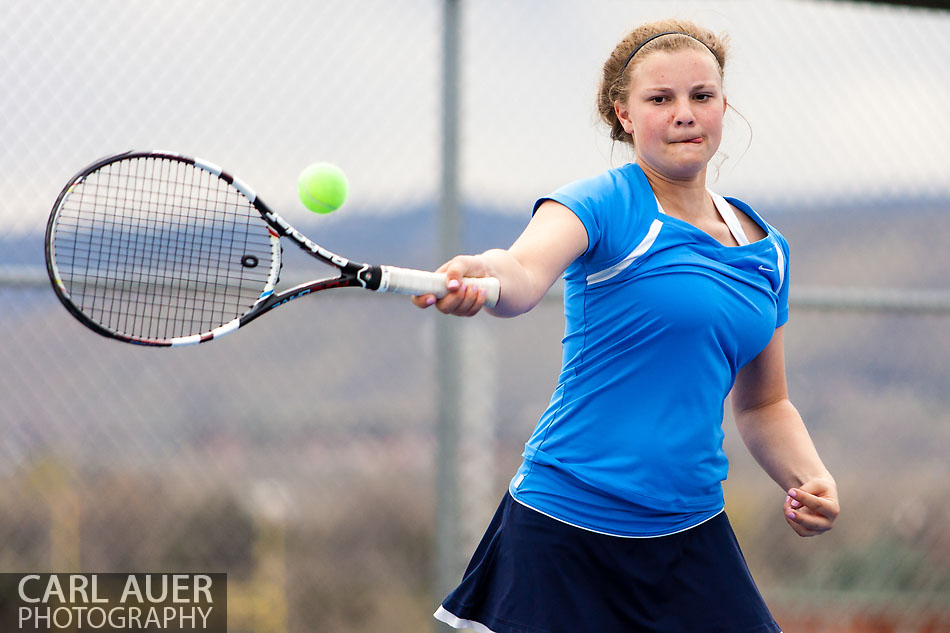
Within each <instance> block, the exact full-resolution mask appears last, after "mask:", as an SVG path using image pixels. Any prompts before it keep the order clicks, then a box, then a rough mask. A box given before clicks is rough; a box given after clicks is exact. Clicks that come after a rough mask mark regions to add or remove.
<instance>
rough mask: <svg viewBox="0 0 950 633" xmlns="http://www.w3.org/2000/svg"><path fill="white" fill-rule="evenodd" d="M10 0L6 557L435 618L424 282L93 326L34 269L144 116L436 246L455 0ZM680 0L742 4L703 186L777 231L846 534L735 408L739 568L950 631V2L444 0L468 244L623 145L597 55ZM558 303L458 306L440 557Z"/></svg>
mask: <svg viewBox="0 0 950 633" xmlns="http://www.w3.org/2000/svg"><path fill="white" fill-rule="evenodd" d="M2 7H3V18H2V19H0V86H2V90H0V139H2V142H3V151H2V152H0V200H2V202H0V227H2V229H3V231H2V235H0V366H2V370H0V571H2V572H27V571H35V570H44V571H96V572H108V571H116V572H139V571H141V572H146V571H178V570H187V571H208V572H227V573H228V574H229V591H230V596H229V619H230V630H231V631H232V632H234V633H240V632H245V631H246V632H274V633H277V632H285V631H289V632H296V631H321V632H326V633H337V632H342V631H348V632H357V631H365V632H370V631H372V632H374V633H377V632H379V631H392V632H397V631H420V630H432V629H433V628H434V624H433V623H432V619H431V617H430V614H431V612H432V611H433V610H434V608H435V606H436V604H435V602H434V600H435V599H434V597H433V596H434V595H435V592H434V591H433V589H432V586H433V583H434V578H433V576H434V567H435V561H434V560H433V558H434V553H433V545H432V543H433V540H434V538H435V533H436V525H437V522H438V520H439V517H438V516H437V514H436V511H435V507H434V499H435V497H436V490H437V488H438V487H439V485H440V482H439V481H438V480H437V479H436V476H435V472H436V470H435V461H436V460H435V452H436V449H437V445H436V443H435V440H434V426H435V424H436V415H437V412H436V410H437V404H436V398H437V393H438V390H439V382H438V380H439V376H438V375H437V372H436V369H435V368H436V367H437V359H438V355H439V354H440V350H439V349H437V346H436V343H435V341H436V338H435V330H436V327H437V320H438V319H439V315H437V314H435V313H434V312H433V311H427V312H420V311H418V310H416V309H414V308H412V307H411V306H410V305H408V302H406V301H402V300H399V299H396V298H393V297H376V296H369V295H368V294H367V296H364V295H363V294H359V293H355V292H354V293H347V292H341V293H336V294H335V296H328V297H315V298H313V299H312V300H306V299H305V300H303V301H300V302H298V303H295V305H294V306H288V307H287V308H285V309H282V310H279V311H276V312H274V313H273V314H271V315H270V316H268V317H267V318H265V319H263V320H261V321H260V322H259V323H256V324H254V325H253V326H251V327H249V328H247V330H242V332H241V333H240V334H238V335H235V336H233V337H227V338H225V339H223V340H221V341H220V342H215V343H214V344H213V345H208V346H200V347H196V348H188V349H180V350H145V349H139V348H135V347H132V346H127V345H122V344H119V343H115V342H112V341H108V340H105V339H102V338H100V337H97V336H95V335H93V334H91V333H89V332H87V331H86V330H84V328H82V326H80V325H79V324H78V323H76V322H75V321H74V320H73V319H72V318H71V317H70V316H69V315H68V314H67V313H66V312H65V311H64V310H63V309H62V307H61V306H60V305H59V304H58V302H57V301H56V299H55V298H54V295H53V293H52V292H51V291H50V289H49V288H48V286H47V282H46V280H45V273H44V272H43V270H42V266H43V231H44V227H45V221H46V216H47V214H48V212H49V208H50V207H51V205H52V203H53V201H54V200H55V198H56V195H57V194H58V192H59V189H60V187H61V186H62V184H63V183H65V182H66V181H67V179H68V178H69V177H70V176H71V175H72V174H73V173H75V172H76V171H77V170H78V169H79V168H80V167H81V166H82V165H85V164H87V163H89V162H91V161H92V160H93V159H95V158H97V157H99V156H102V155H105V154H109V153H113V152H118V151H122V150H125V149H130V148H138V149H151V148H157V149H168V150H173V151H179V152H182V153H187V154H196V155H199V156H202V157H204V158H207V159H209V160H213V161H214V162H216V163H218V164H220V165H222V166H224V167H225V168H226V169H228V170H229V171H231V172H233V173H235V174H237V175H239V176H240V177H241V178H243V179H245V180H246V181H247V182H248V183H249V184H251V185H252V186H253V187H254V188H255V189H256V190H257V191H258V192H259V193H260V195H261V196H262V197H263V198H264V199H266V200H268V202H269V203H270V204H271V205H272V206H274V207H275V208H276V209H278V210H280V211H281V213H283V214H284V215H286V216H287V217H288V219H289V220H290V221H291V222H292V223H294V224H295V225H298V226H299V228H300V229H301V230H302V231H303V232H304V233H305V234H308V235H311V236H312V237H314V239H316V241H318V242H319V243H322V244H326V245H327V246H328V247H330V248H332V249H334V250H337V251H339V252H341V253H342V254H345V255H348V256H352V257H354V258H355V259H360V260H366V261H375V262H385V263H392V264H397V265H404V266H417V267H427V268H432V267H434V266H436V265H438V263H439V261H437V258H438V247H437V244H436V242H437V239H436V231H435V228H434V227H435V225H436V217H437V208H436V207H437V200H438V186H439V171H440V153H439V152H440V149H439V148H440V121H441V106H440V102H439V99H440V81H441V80H440V77H441V74H440V73H441V69H440V64H441V61H442V51H441V33H442V31H441V29H442V21H441V20H442V9H443V5H442V2H441V1H439V0H388V1H383V0H364V1H363V2H343V1H342V0H339V1H329V0H324V1H321V2H283V3H276V4H275V3H269V4H268V3H257V2H249V1H243V0H239V1H233V0H230V1H228V2H224V1H223V0H211V1H208V2H201V3H194V2H188V1H184V0H163V1H162V2H158V1H151V0H145V1H142V2H136V3H129V2H120V1H118V0H96V1H94V0H79V1H78V2H73V3H67V4H64V3H58V2H52V1H51V0H36V1H34V2H29V3H26V2H14V1H12V0H6V1H4V2H2ZM669 15H680V16H684V17H687V18H691V19H694V20H696V21H698V22H700V23H703V24H706V25H708V26H710V27H711V28H713V29H714V30H717V31H728V32H729V33H730V35H731V38H732V57H731V59H730V61H729V64H728V66H727V69H726V73H727V78H726V82H727V83H726V91H727V95H728V96H729V98H730V103H731V104H732V105H733V106H734V107H735V109H736V110H737V111H738V113H741V116H740V115H739V114H736V113H730V114H729V115H728V120H727V132H726V133H727V139H726V142H725V144H724V147H723V154H724V156H723V159H724V160H723V162H722V164H721V166H720V168H719V170H718V174H717V176H716V182H715V183H714V184H713V185H712V186H713V188H715V189H716V190H718V191H721V192H722V193H726V194H730V195H736V196H738V197H740V198H743V199H746V200H747V201H749V202H750V203H751V204H753V206H755V207H756V208H757V209H758V210H759V211H760V212H761V213H763V215H765V216H766V217H767V218H768V219H769V220H770V221H771V222H772V223H773V224H775V225H776V226H777V227H778V228H779V229H780V230H782V232H783V233H784V234H785V235H786V237H788V239H789V242H790V243H791V246H792V280H793V286H792V303H793V305H792V316H791V320H790V322H789V325H788V327H787V330H788V333H787V348H788V376H789V385H790V390H791V393H792V397H793V400H794V402H795V403H796V405H797V406H798V408H799V409H800V410H801V412H802V414H803V416H804V417H805V420H806V422H807V424H808V425H809V428H810V430H811V432H812V434H813V436H814V439H815V442H816V444H817V445H818V447H819V450H820V451H821V452H822V455H823V457H824V459H825V461H826V462H827V463H828V465H829V467H830V468H831V469H832V471H833V472H834V473H835V474H836V475H837V477H838V479H839V486H840V492H841V497H842V507H843V513H842V516H841V518H840V520H839V522H838V525H837V526H836V529H835V530H834V531H833V532H831V533H829V534H828V535H825V536H823V537H821V538H817V539H799V538H798V537H796V536H794V534H793V533H792V532H791V531H790V530H788V528H787V527H786V526H785V524H784V521H783V519H782V517H781V503H782V500H783V499H784V493H783V492H782V491H781V490H779V489H778V488H777V487H776V486H775V484H774V483H772V482H771V481H770V480H768V477H767V476H766V475H765V474H764V473H763V472H762V471H761V470H760V469H759V468H758V467H757V466H756V465H755V464H754V462H753V461H752V459H751V457H750V456H749V455H748V453H747V452H746V451H745V449H744V447H743V446H742V444H741V441H740V440H739V439H738V438H737V434H736V432H735V429H734V426H732V423H731V420H728V419H727V420H726V422H725V425H726V429H727V440H726V441H727V452H728V454H729V455H730V458H731V460H732V470H731V473H730V478H729V480H728V482H727V484H726V491H727V509H728V511H729V513H730V516H731V518H732V520H733V523H734V525H735V528H736V531H737V533H738V535H739V538H740V541H741V542H742V544H743V547H744V549H745V552H746V555H747V557H748V559H749V562H750V565H751V566H752V568H753V573H754V574H755V576H756V578H757V580H758V581H759V584H760V586H761V589H762V591H763V593H764V594H765V595H766V597H767V599H768V601H769V603H770V605H772V607H773V609H774V611H775V613H776V616H777V617H778V618H779V621H780V622H781V623H782V624H783V627H784V629H785V631H786V632H787V633H798V632H805V631H809V632H810V631H815V632H825V631H828V632H830V631H835V632H840V631H894V632H895V633H896V632H898V631H930V632H937V631H950V606H948V605H950V493H948V490H950V488H948V484H947V482H948V481H950V465H948V459H947V456H948V455H950V414H948V411H950V389H948V359H950V321H948V308H947V306H948V301H947V296H948V290H950V289H948V284H947V277H948V275H950V251H948V249H947V248H946V244H948V243H950V149H948V146H947V144H946V143H945V142H943V140H942V139H945V138H947V137H950V120H948V119H947V117H946V116H945V114H946V104H947V103H950V81H948V80H950V72H948V70H947V66H946V60H947V59H950V14H948V13H947V12H940V11H932V10H921V9H913V10H912V9H900V8H893V7H881V6H870V5H867V4H861V3H856V4H855V3H844V2H840V3H839V2H808V1H791V0H788V1H778V0H771V1H758V2H751V1H734V2H630V1H618V0H596V1H592V2H585V3H577V2H569V1H568V0H556V1H551V2H540V1H534V0H532V1H528V2H501V3H499V2H490V1H488V0H462V1H461V16H462V28H461V38H462V40H461V47H462V48H461V68H460V73H461V75H460V76H461V86H462V91H461V92H462V94H461V97H462V104H461V108H460V109H461V112H460V120H461V122H462V123H461V145H460V151H461V173H460V179H461V186H462V194H463V209H464V212H465V216H464V217H465V221H464V231H465V243H466V249H467V250H470V251H477V250H482V249H484V248H488V247H492V246H506V245H507V244H508V243H510V241H511V240H512V239H513V238H514V237H515V236H516V235H517V233H518V231H519V230H520V228H521V227H523V225H524V224H525V222H526V220H527V217H528V213H529V211H530V208H531V205H532V203H533V201H534V200H535V199H536V198H537V197H539V196H541V195H544V194H546V193H548V192H549V191H551V190H553V189H554V188H556V187H557V186H559V185H561V184H563V183H564V182H567V181H569V180H573V179H576V178H580V177H584V176H587V175H592V174H594V173H597V172H598V171H601V170H603V169H606V168H608V167H610V166H614V165H617V164H621V163H623V162H625V161H626V160H627V159H628V156H627V155H626V154H625V153H624V150H623V149H621V148H619V147H618V148H614V147H611V146H610V144H609V142H608V141H607V136H606V133H605V132H604V130H602V129H600V127H599V126H598V124H597V123H596V121H595V118H594V117H595V115H594V112H595V111H594V106H593V99H594V90H595V87H596V83H597V77H598V72H599V69H600V65H601V64H602V62H603V59H605V58H606V55H607V54H608V53H609V52H610V50H611V49H612V47H613V45H614V44H615V42H616V41H617V40H619V38H620V37H621V36H622V35H623V34H624V32H625V30H626V29H627V28H628V27H630V26H632V25H634V24H636V23H638V22H641V21H644V20H647V19H653V18H659V17H666V16H669ZM316 160H330V161H333V162H336V163H338V164H339V165H341V167H343V168H344V170H346V172H347V173H348V176H349V178H350V181H351V189H352V193H351V198H350V201H349V202H348V204H347V205H346V207H345V208H344V209H343V210H342V211H340V212H338V213H336V214H334V215H332V216H328V217H325V218H320V219H319V220H317V219H315V218H311V217H309V214H308V213H307V212H305V211H304V210H303V208H302V206H300V205H299V203H297V202H296V200H295V192H296V189H295V186H296V176H297V174H298V173H299V172H300V170H301V169H302V168H303V167H304V166H305V165H307V164H308V163H310V162H314V161H316ZM288 272H290V270H288ZM294 274H299V275H301V276H303V277H307V276H310V274H308V272H307V270H306V269H302V270H301V269H299V268H298V269H297V270H296V271H294ZM318 274H322V271H320V270H314V271H313V273H312V275H314V276H315V275H318ZM331 294H332V293H331ZM562 328H563V319H562V316H561V313H560V304H559V302H558V300H557V297H556V292H555V293H553V295H552V298H550V299H549V300H547V301H545V302H543V303H542V304H541V305H539V306H538V308H536V309H535V310H534V311H532V312H531V313H529V314H527V315H524V316H522V317H519V318H518V319H514V320H499V319H491V318H488V317H478V318H476V319H473V320H470V321H466V322H465V323H464V324H463V325H462V327H461V335H462V338H463V340H464V344H463V347H462V349H463V357H464V364H463V367H464V375H465V380H464V383H465V389H463V393H462V395H461V402H460V405H459V409H460V411H464V412H466V413H465V414H464V415H462V414H460V425H461V435H462V437H463V444H462V448H461V452H460V458H459V464H458V474H459V477H460V478H461V480H462V482H463V485H462V495H463V498H462V499H461V500H460V503H459V508H460V510H459V511H460V513H461V525H462V539H463V540H464V543H462V544H461V545H460V547H459V552H458V560H457V561H456V564H457V565H459V566H461V565H463V564H464V562H465V560H466V558H467V556H468V555H469V554H470V553H471V551H472V548H473V547H474V542H475V540H476V539H477V538H478V537H479V536H480V534H481V532H482V530H483V528H484V527H485V525H486V524H487V521H488V519H489V518H490V516H491V514H492V512H493V510H494V507H495V505H496V504H497V502H498V500H499V499H500V498H501V495H502V494H503V492H504V490H505V488H506V486H507V481H508V479H509V478H510V476H511V474H512V473H513V472H514V470H515V468H516V467H517V464H518V461H519V459H520V458H519V454H520V451H521V447H522V444H523V442H524V441H525V439H526V438H527V437H528V435H529V434H530V431H531V429H532V428H533V426H534V424H535V422H536V421H537V418H538V416H539V415H540V413H541V411H542V410H543V408H544V406H545V404H546V403H547V400H548V398H549V396H550V392H551V390H552V389H553V387H554V384H555V380H556V377H557V372H558V366H559V361H560V349H559V340H560V336H561V334H562Z"/></svg>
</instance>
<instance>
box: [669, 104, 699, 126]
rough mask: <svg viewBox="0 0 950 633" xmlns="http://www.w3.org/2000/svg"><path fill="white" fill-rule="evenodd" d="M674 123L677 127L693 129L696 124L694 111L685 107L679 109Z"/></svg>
mask: <svg viewBox="0 0 950 633" xmlns="http://www.w3.org/2000/svg"><path fill="white" fill-rule="evenodd" d="M674 122H675V124H676V127H692V126H693V125H695V124H696V117H694V116H693V111H692V109H690V108H689V106H685V105H684V106H681V107H680V108H679V109H677V111H676V113H675V117H674Z"/></svg>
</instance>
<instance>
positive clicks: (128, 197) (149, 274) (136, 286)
mask: <svg viewBox="0 0 950 633" xmlns="http://www.w3.org/2000/svg"><path fill="white" fill-rule="evenodd" d="M53 240H54V242H53V243H54V248H55V262H56V267H57V269H58V272H59V276H60V278H61V280H62V281H63V284H64V285H65V287H66V289H67V292H68V293H69V296H70V299H71V301H72V302H73V303H74V305H76V307H77V308H78V309H79V310H80V311H81V312H83V313H84V314H85V315H86V316H88V317H89V318H90V319H92V320H93V321H96V322H97V323H99V324H100V325H102V326H103V327H105V328H107V329H109V330H111V331H113V332H117V333H120V334H124V335H127V336H130V337H133V338H145V339H153V340H161V339H171V338H176V337H182V336H190V335H194V334H202V333H205V332H208V331H210V330H212V329H214V328H216V327H218V326H220V325H223V324H225V323H227V322H229V321H231V320H233V319H235V318H238V317H239V316H240V315H242V314H244V313H245V312H247V311H248V310H249V309H250V308H251V306H253V305H254V303H255V302H256V301H257V300H258V299H259V298H260V296H261V294H262V292H264V290H265V288H266V287H267V285H268V281H270V279H269V275H270V271H271V260H272V257H273V250H272V245H271V242H272V239H271V235H270V232H269V230H268V228H267V226H266V224H265V223H264V222H263V220H262V219H261V218H260V215H259V213H258V212H257V210H256V209H255V208H254V206H253V205H252V204H251V202H250V201H249V200H247V198H245V197H244V196H243V195H242V194H241V193H240V192H239V191H238V190H237V189H235V188H234V187H232V186H231V185H229V184H228V183H226V182H225V181H224V180H222V179H220V178H218V177H217V176H215V175H213V174H211V173H209V172H206V171H204V170H202V169H199V168H197V167H195V166H194V165H192V164H190V163H186V162H182V161H178V160H175V159H170V158H159V157H137V158H130V159H125V160H121V161H118V162H115V163H110V164H108V165H106V166H105V167H103V168H101V169H99V170H97V171H95V172H93V173H91V174H89V175H87V176H85V177H84V178H83V179H81V180H80V181H79V182H77V183H76V184H74V186H73V188H72V190H71V192H70V193H69V194H68V195H67V196H66V197H65V198H64V200H63V202H62V203H61V206H60V210H59V213H58V216H57V220H56V224H55V227H54V235H53Z"/></svg>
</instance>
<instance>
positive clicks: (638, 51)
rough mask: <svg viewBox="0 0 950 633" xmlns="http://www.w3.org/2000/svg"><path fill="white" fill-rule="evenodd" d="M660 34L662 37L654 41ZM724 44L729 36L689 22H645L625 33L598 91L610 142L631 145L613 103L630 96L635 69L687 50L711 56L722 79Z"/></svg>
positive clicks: (606, 65)
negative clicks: (652, 57)
mask: <svg viewBox="0 0 950 633" xmlns="http://www.w3.org/2000/svg"><path fill="white" fill-rule="evenodd" d="M660 34H663V36H662V37H657V36H658V35H660ZM650 38H655V39H652V40H650ZM646 40H650V41H649V42H647V41H646ZM727 43H728V36H726V35H725V34H723V35H716V34H715V33H713V32H712V31H710V30H708V29H704V28H702V27H700V26H698V25H696V24H694V23H693V22H690V21H688V20H675V19H674V20H661V21H658V22H648V23H646V24H641V25H640V26H638V27H637V28H635V29H633V30H632V31H630V32H629V33H627V35H626V37H624V38H623V39H622V40H621V41H620V43H619V44H617V46H616V47H615V48H614V50H613V52H612V53H611V54H610V57H608V58H607V61H606V62H604V71H603V74H602V75H601V80H600V89H599V90H598V91H597V111H598V112H599V113H600V118H601V119H602V120H603V121H604V123H606V124H607V125H608V127H610V138H611V139H613V140H615V141H620V142H623V143H629V144H630V145H633V137H631V135H630V134H628V133H627V132H626V131H625V130H624V129H623V125H621V123H620V121H619V120H618V119H617V113H616V112H615V111H614V102H616V101H626V100H627V96H628V95H629V93H630V75H631V73H632V72H633V69H634V68H636V65H637V64H639V63H640V62H642V61H643V60H644V59H645V58H646V57H647V56H648V55H649V54H650V53H654V52H656V51H668V52H673V51H679V50H683V49H687V48H691V49H694V50H702V51H708V52H711V53H712V54H713V55H714V56H715V57H716V61H717V62H718V63H719V77H720V78H724V77H725V69H726V47H727ZM634 53H635V54H634ZM631 55H632V57H631Z"/></svg>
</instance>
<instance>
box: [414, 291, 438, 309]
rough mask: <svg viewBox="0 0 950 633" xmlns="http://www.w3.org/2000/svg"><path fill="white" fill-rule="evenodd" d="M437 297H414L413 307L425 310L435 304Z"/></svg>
mask: <svg viewBox="0 0 950 633" xmlns="http://www.w3.org/2000/svg"><path fill="white" fill-rule="evenodd" d="M435 301H436V299H435V295H431V294H429V295H413V296H412V305H414V306H416V307H417V308H422V309H423V310H424V309H426V308H428V307H430V306H432V305H433V304H435Z"/></svg>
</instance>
